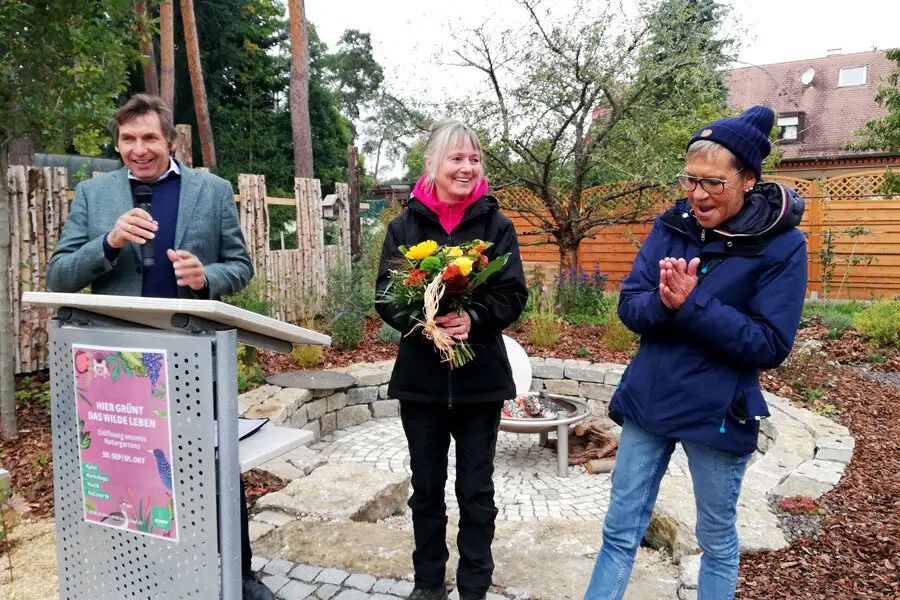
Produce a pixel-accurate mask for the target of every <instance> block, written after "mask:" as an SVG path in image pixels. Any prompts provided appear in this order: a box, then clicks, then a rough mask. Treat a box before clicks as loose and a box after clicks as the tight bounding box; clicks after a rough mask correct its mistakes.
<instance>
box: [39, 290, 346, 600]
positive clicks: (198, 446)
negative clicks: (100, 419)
mask: <svg viewBox="0 0 900 600" xmlns="http://www.w3.org/2000/svg"><path fill="white" fill-rule="evenodd" d="M23 301H25V302H30V303H32V304H39V305H43V306H46V307H52V308H57V309H58V310H57V313H56V317H55V318H54V320H53V321H52V322H51V324H50V327H49V332H48V333H49V341H50V382H51V385H50V389H51V397H52V409H51V414H52V431H53V488H54V494H55V504H56V508H55V512H56V534H57V542H56V543H57V559H58V567H59V597H60V599H61V600H82V599H84V600H87V599H91V600H121V599H122V598H139V599H142V600H143V599H161V600H162V599H166V600H169V599H174V598H178V599H197V600H214V599H218V598H222V599H223V600H239V599H240V597H241V561H240V559H241V556H240V555H241V550H240V540H239V522H240V519H239V515H240V513H239V509H240V506H239V489H238V486H239V460H238V414H237V392H238V390H237V358H236V344H237V343H238V342H239V341H240V342H243V343H247V344H249V345H253V346H257V347H265V348H270V349H274V350H279V351H282V352H284V351H289V350H290V348H291V344H292V343H303V344H325V345H327V344H328V343H330V339H329V338H328V337H327V336H325V335H322V334H319V333H316V332H313V331H309V330H306V329H303V328H300V327H296V326H293V325H289V324H286V323H281V322H279V321H277V320H275V319H270V318H268V317H261V316H259V315H254V314H253V313H249V312H247V311H243V310H241V309H237V308H235V307H231V306H228V305H224V304H221V303H219V302H211V301H202V300H172V299H150V298H127V297H117V296H92V295H86V294H52V293H43V292H28V293H26V294H25V295H24V296H23ZM73 345H77V347H78V348H82V347H87V348H92V347H96V348H107V347H111V348H121V349H122V350H123V351H125V350H127V351H128V352H131V351H132V350H133V351H135V352H140V351H141V350H142V349H154V350H159V351H164V352H165V354H164V356H165V361H166V372H167V375H168V378H167V379H168V387H167V397H168V411H169V412H168V414H167V417H166V418H167V419H168V427H169V436H170V440H171V442H170V444H171V461H170V462H171V464H170V468H171V473H170V481H169V483H170V488H169V489H171V490H173V492H172V495H173V496H174V500H173V501H172V503H171V506H172V507H173V512H174V515H172V517H173V518H172V519H171V523H174V525H173V526H172V530H170V531H169V532H168V533H167V534H164V535H171V537H172V539H166V538H165V537H153V536H152V535H144V534H142V533H139V532H137V531H133V530H130V529H127V523H128V518H127V517H125V524H126V525H125V526H126V529H121V528H116V527H114V526H109V525H107V524H101V523H96V522H90V521H88V519H87V518H86V515H87V512H86V511H87V509H86V508H85V501H86V495H87V492H86V491H85V489H86V487H87V485H93V484H85V483H84V481H85V480H84V479H83V478H84V477H85V476H84V475H83V474H82V469H84V468H85V467H84V464H83V463H82V459H81V454H80V452H79V450H80V445H79V441H80V429H79V415H78V412H77V406H76V405H77V402H78V401H79V400H78V399H77V398H78V396H77V393H80V391H79V390H76V368H77V367H75V366H73V364H76V363H73ZM88 404H90V403H89V402H88ZM85 410H86V409H85ZM95 442H96V443H99V440H95ZM104 442H105V443H108V442H107V439H104ZM144 456H146V455H144ZM150 458H152V457H150ZM83 486H84V487H83ZM107 496H108V494H107ZM107 500H109V498H107ZM122 501H123V503H124V502H125V500H124V499H123V500H122ZM149 504H150V502H149V498H148V512H149V510H150V509H149ZM123 512H125V510H124V509H123ZM132 512H133V508H132ZM154 514H155V513H154ZM150 531H151V532H153V531H154V530H153V529H152V528H151V529H150ZM173 531H174V533H173Z"/></svg>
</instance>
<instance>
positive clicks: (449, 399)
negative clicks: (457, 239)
mask: <svg viewBox="0 0 900 600" xmlns="http://www.w3.org/2000/svg"><path fill="white" fill-rule="evenodd" d="M447 245H448V246H451V245H453V235H452V234H449V233H448V234H447ZM447 410H453V364H452V363H451V365H450V368H449V369H447Z"/></svg>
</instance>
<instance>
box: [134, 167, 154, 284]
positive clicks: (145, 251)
mask: <svg viewBox="0 0 900 600" xmlns="http://www.w3.org/2000/svg"><path fill="white" fill-rule="evenodd" d="M133 193H134V204H135V205H136V206H137V207H138V208H140V209H141V210H143V211H146V212H147V214H149V215H150V216H151V217H152V216H153V211H152V209H151V205H152V203H153V189H152V188H151V187H150V186H149V185H144V184H141V185H138V186H135V188H134V192H133ZM141 264H143V265H144V267H152V266H155V265H156V258H155V257H154V253H153V240H145V241H144V244H143V245H142V246H141Z"/></svg>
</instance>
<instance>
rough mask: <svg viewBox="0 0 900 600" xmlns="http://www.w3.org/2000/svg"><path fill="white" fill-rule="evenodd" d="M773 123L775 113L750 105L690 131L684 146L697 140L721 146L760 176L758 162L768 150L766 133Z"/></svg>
mask: <svg viewBox="0 0 900 600" xmlns="http://www.w3.org/2000/svg"><path fill="white" fill-rule="evenodd" d="M774 123H775V113H774V112H772V109H771V108H769V107H768V106H754V107H752V108H748V109H747V110H745V111H744V112H742V113H741V114H740V115H739V116H737V117H733V118H730V119H719V120H718V121H713V122H712V123H710V124H709V125H707V126H706V127H704V128H703V129H701V130H700V131H698V132H697V133H695V134H694V137H692V138H691V141H690V142H688V145H687V148H690V147H691V144H693V143H694V142H697V141H700V140H708V141H710V142H716V143H717V144H720V145H722V146H725V147H726V148H728V149H729V150H731V153H732V154H734V155H735V156H736V157H738V159H739V160H740V161H741V163H743V164H744V166H745V167H746V168H748V169H750V170H751V171H753V173H755V174H756V178H757V179H759V178H760V177H761V170H762V161H763V159H765V158H766V157H767V156H768V155H769V152H770V151H771V149H772V145H771V144H770V143H769V133H770V132H771V131H772V125H773V124H774Z"/></svg>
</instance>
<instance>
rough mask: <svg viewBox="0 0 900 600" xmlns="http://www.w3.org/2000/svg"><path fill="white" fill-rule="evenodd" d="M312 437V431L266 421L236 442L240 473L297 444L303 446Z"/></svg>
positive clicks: (289, 449) (279, 454) (295, 446)
mask: <svg viewBox="0 0 900 600" xmlns="http://www.w3.org/2000/svg"><path fill="white" fill-rule="evenodd" d="M313 438H314V436H313V433H312V432H311V431H306V430H305V429H294V428H293V427H278V426H276V425H273V424H272V423H266V424H265V425H263V426H262V428H261V429H260V430H259V431H257V432H256V433H254V434H253V435H251V436H250V437H248V438H247V439H244V440H241V441H240V442H238V455H239V457H240V461H241V473H246V472H247V471H249V470H251V469H255V468H256V467H258V466H259V465H261V464H263V463H264V462H266V461H269V460H272V459H273V458H276V457H278V456H281V455H282V454H284V453H286V452H289V451H291V450H293V449H295V448H297V447H298V446H305V445H306V444H308V443H310V442H311V441H313Z"/></svg>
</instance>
